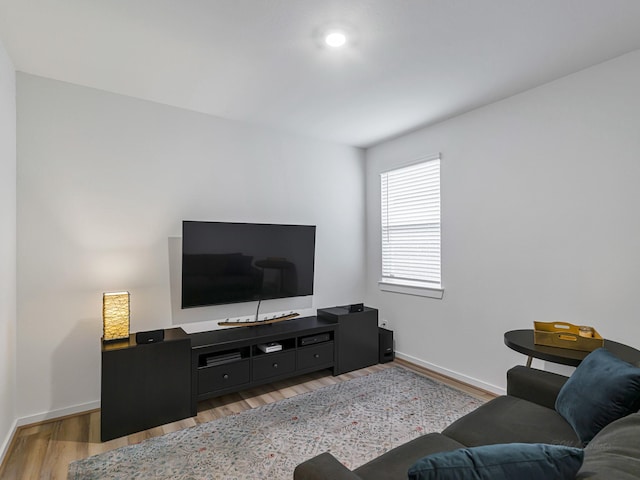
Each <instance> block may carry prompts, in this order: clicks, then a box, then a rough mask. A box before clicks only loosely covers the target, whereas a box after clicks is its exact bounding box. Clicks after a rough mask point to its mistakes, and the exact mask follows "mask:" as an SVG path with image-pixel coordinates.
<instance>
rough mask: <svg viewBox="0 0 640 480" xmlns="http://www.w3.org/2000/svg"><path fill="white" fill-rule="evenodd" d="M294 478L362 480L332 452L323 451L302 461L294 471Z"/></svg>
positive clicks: (307, 479)
mask: <svg viewBox="0 0 640 480" xmlns="http://www.w3.org/2000/svg"><path fill="white" fill-rule="evenodd" d="M293 479H294V480H362V479H361V478H360V477H359V476H358V475H356V474H355V473H353V472H352V471H351V470H349V469H348V468H347V467H345V466H344V465H343V464H342V463H340V462H339V461H338V460H337V459H336V458H335V457H334V456H333V455H331V454H330V453H327V452H325V453H322V454H320V455H318V456H317V457H313V458H311V459H309V460H307V461H306V462H303V463H301V464H300V465H298V466H297V467H296V469H295V470H294V471H293Z"/></svg>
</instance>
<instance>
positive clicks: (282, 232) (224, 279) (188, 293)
mask: <svg viewBox="0 0 640 480" xmlns="http://www.w3.org/2000/svg"><path fill="white" fill-rule="evenodd" d="M315 239H316V227H315V225H278V224H265V223H230V222H201V221H187V220H185V221H183V222H182V308H183V309H184V308H192V307H203V306H208V305H221V304H229V303H239V302H249V301H256V300H268V299H275V298H287V297H300V296H305V295H312V294H313V273H314V261H315Z"/></svg>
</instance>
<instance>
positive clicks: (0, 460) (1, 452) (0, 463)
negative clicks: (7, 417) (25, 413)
mask: <svg viewBox="0 0 640 480" xmlns="http://www.w3.org/2000/svg"><path fill="white" fill-rule="evenodd" d="M17 430H18V421H17V420H14V421H13V424H12V425H11V428H10V429H9V433H8V434H7V437H6V438H5V439H4V440H3V442H2V446H1V447H0V478H2V472H3V471H4V459H5V457H6V455H7V452H8V451H9V447H10V446H11V445H12V444H13V439H14V438H15V437H16V431H17Z"/></svg>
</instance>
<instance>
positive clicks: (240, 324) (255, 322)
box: [218, 312, 300, 327]
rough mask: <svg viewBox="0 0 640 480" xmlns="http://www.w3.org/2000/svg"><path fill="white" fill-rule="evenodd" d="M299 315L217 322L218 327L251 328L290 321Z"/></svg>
mask: <svg viewBox="0 0 640 480" xmlns="http://www.w3.org/2000/svg"><path fill="white" fill-rule="evenodd" d="M299 315H300V314H299V313H295V312H291V313H287V314H286V315H282V316H280V317H274V318H265V319H263V320H229V319H227V320H223V321H222V322H218V325H220V326H222V327H253V326H256V325H268V324H270V323H277V322H282V321H284V320H291V319H292V318H296V317H297V316H299Z"/></svg>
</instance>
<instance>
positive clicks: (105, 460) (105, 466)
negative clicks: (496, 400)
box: [68, 367, 483, 480]
mask: <svg viewBox="0 0 640 480" xmlns="http://www.w3.org/2000/svg"><path fill="white" fill-rule="evenodd" d="M482 403H483V402H482V400H478V399H476V398H474V397H472V396H470V395H468V394H466V393H464V392H461V391H459V390H456V389H453V388H451V387H448V386H446V385H444V384H442V383H439V382H436V381H433V380H431V379H428V378H426V377H423V376H421V375H418V374H416V373H413V372H411V371H409V370H405V369H404V368H399V367H394V368H390V369H387V370H383V371H381V372H376V373H372V374H370V375H366V376H364V377H359V378H355V379H352V380H348V381H346V382H342V383H339V384H336V385H330V386H327V387H323V388H321V389H319V390H316V391H314V392H309V393H304V394H301V395H297V396H295V397H292V398H288V399H285V400H281V401H278V402H275V403H272V404H269V405H264V406H261V407H258V408H254V409H251V410H246V411H244V412H241V413H239V414H237V415H231V416H228V417H224V418H220V419H217V420H214V421H211V422H208V423H204V424H201V425H198V426H195V427H192V428H187V429H184V430H181V431H178V432H174V433H169V434H166V435H163V436H161V437H156V438H151V439H148V440H145V441H143V442H141V443H139V444H137V445H130V446H127V447H121V448H118V449H116V450H112V451H110V452H106V453H102V454H100V455H96V456H93V457H89V458H86V459H84V460H78V461H76V462H73V463H71V464H70V466H69V476H68V478H69V479H71V480H77V479H124V478H126V479H134V478H135V479H141V478H144V479H172V480H176V479H182V480H199V479H221V480H222V479H224V480H231V479H238V480H251V479H259V480H263V479H265V478H269V479H287V480H290V479H291V478H292V476H293V469H294V468H295V466H296V465H297V464H299V463H301V462H303V461H304V460H306V459H308V458H311V457H313V456H315V455H318V454H320V453H322V452H325V451H329V452H331V453H332V454H333V455H334V456H336V457H337V458H338V459H339V460H340V461H341V462H343V463H344V464H345V465H347V466H348V467H349V468H355V467H357V466H360V465H362V464H363V463H366V462H367V461H369V460H371V459H373V458H375V457H377V456H378V455H381V454H382V453H384V452H386V451H388V450H390V449H391V448H393V447H396V446H398V445H400V444H402V443H406V442H407V441H409V440H411V439H413V438H416V437H418V436H420V435H422V434H424V433H429V432H439V431H441V430H442V429H443V428H445V427H446V426H447V425H448V424H450V423H451V422H452V421H453V420H455V419H457V418H458V417H460V416H462V415H464V414H466V413H468V412H470V411H472V410H474V409H475V408H477V407H478V406H480V405H481V404H482Z"/></svg>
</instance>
